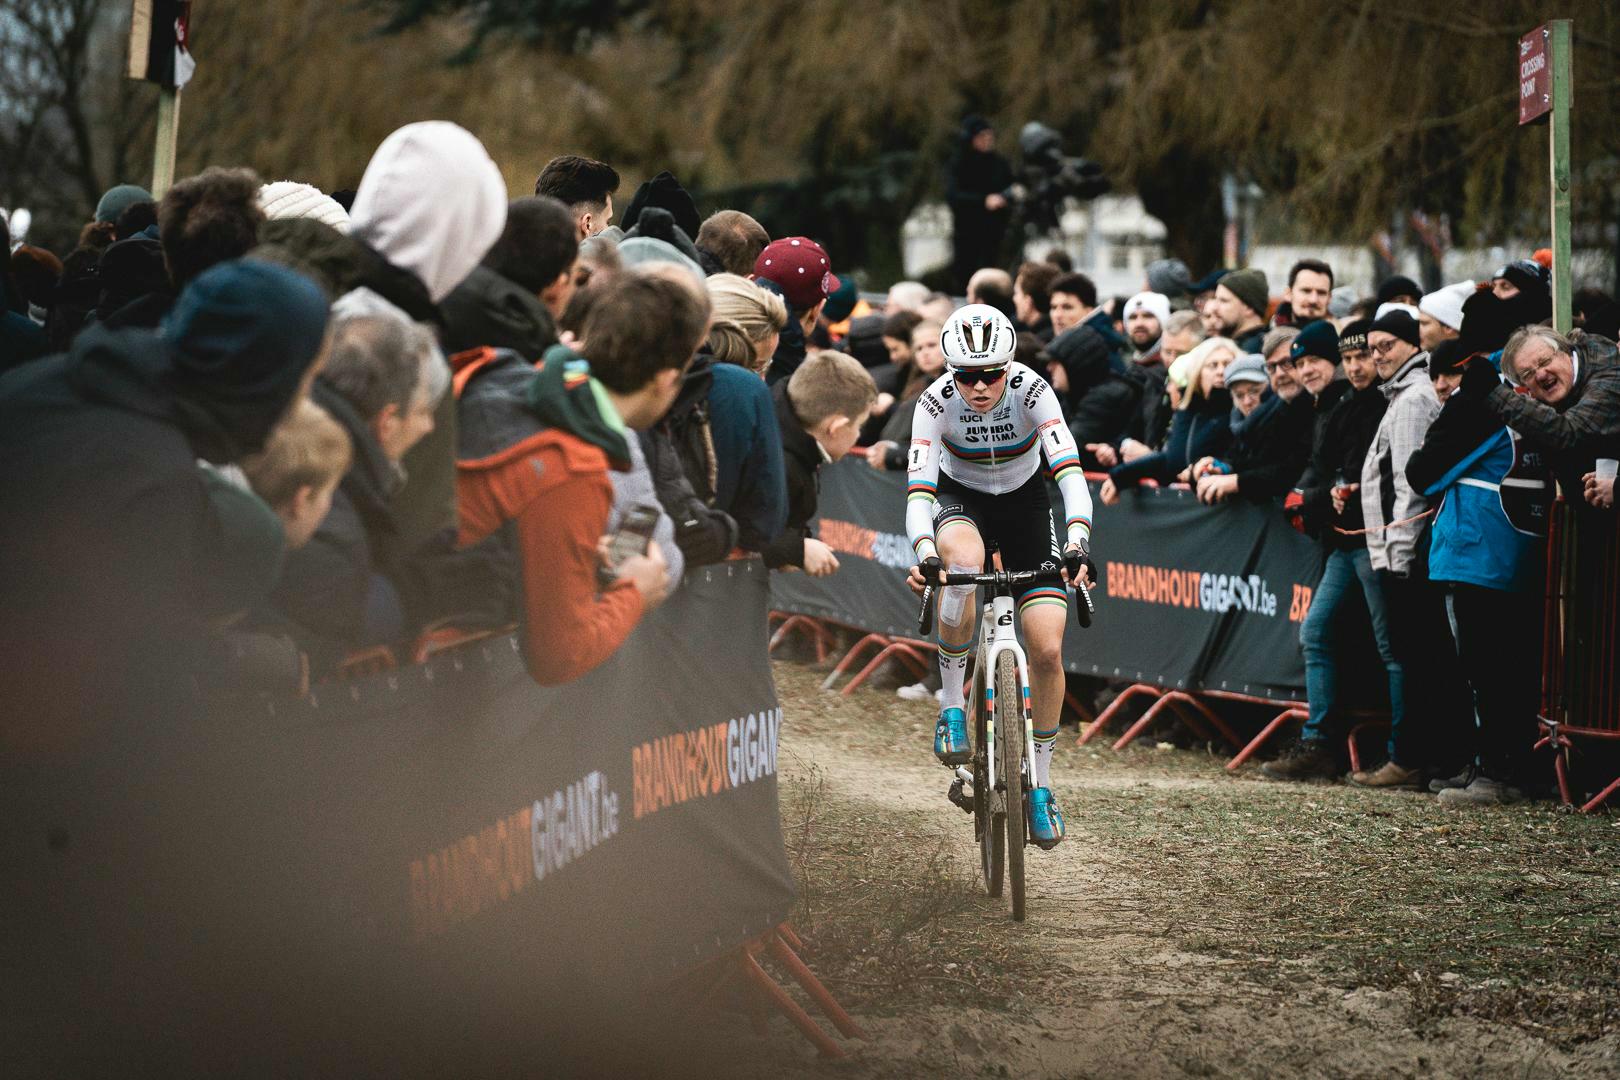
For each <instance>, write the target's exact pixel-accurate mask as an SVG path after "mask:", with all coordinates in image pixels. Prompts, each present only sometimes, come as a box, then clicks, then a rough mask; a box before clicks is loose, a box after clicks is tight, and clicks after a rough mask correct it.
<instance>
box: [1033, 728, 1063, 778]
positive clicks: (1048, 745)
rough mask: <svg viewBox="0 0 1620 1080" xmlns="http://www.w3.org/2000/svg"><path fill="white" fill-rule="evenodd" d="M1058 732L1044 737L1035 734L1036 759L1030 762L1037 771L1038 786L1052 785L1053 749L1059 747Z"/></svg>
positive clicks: (1035, 771)
mask: <svg viewBox="0 0 1620 1080" xmlns="http://www.w3.org/2000/svg"><path fill="white" fill-rule="evenodd" d="M1057 735H1058V733H1057V732H1055V731H1054V732H1052V733H1051V734H1050V735H1047V736H1045V737H1042V735H1041V734H1040V733H1039V732H1037V733H1036V735H1035V760H1034V761H1032V762H1030V765H1031V766H1032V767H1033V770H1034V773H1035V786H1036V787H1051V786H1052V751H1053V750H1056V749H1057Z"/></svg>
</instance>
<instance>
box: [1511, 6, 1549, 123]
mask: <svg viewBox="0 0 1620 1080" xmlns="http://www.w3.org/2000/svg"><path fill="white" fill-rule="evenodd" d="M1551 111H1552V61H1551V59H1550V58H1549V56H1548V49H1547V28H1546V26H1538V27H1536V28H1535V29H1534V30H1532V31H1530V32H1529V33H1528V34H1526V35H1524V37H1522V38H1520V39H1519V123H1521V124H1528V123H1530V121H1532V120H1535V119H1537V118H1538V117H1541V116H1544V115H1546V114H1547V113H1549V112H1551Z"/></svg>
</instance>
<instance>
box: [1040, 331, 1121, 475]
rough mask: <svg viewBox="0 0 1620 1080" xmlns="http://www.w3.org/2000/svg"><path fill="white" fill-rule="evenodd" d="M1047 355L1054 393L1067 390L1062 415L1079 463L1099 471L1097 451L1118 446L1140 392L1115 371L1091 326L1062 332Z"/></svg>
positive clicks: (1102, 342) (1108, 354)
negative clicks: (1099, 448)
mask: <svg viewBox="0 0 1620 1080" xmlns="http://www.w3.org/2000/svg"><path fill="white" fill-rule="evenodd" d="M1046 353H1047V355H1048V356H1050V357H1051V358H1052V362H1051V364H1050V365H1049V367H1050V368H1051V369H1053V370H1052V371H1051V375H1052V378H1053V380H1054V381H1053V385H1054V387H1056V385H1057V384H1058V382H1061V383H1063V385H1064V387H1065V389H1064V391H1063V401H1064V406H1065V407H1064V410H1063V412H1064V415H1065V416H1067V417H1068V420H1069V430H1070V431H1071V432H1073V433H1074V441H1075V445H1077V446H1078V447H1079V448H1080V457H1081V460H1082V461H1083V462H1085V465H1086V467H1087V468H1091V469H1095V468H1098V467H1099V465H1100V464H1101V463H1100V462H1099V461H1098V460H1097V456H1096V455H1097V448H1098V447H1101V446H1105V445H1106V446H1109V447H1112V446H1115V445H1117V444H1118V443H1119V441H1120V439H1121V438H1122V437H1123V436H1124V434H1125V430H1126V428H1127V427H1128V426H1129V425H1130V423H1131V421H1132V419H1133V417H1134V415H1135V413H1136V412H1137V410H1138V409H1139V408H1140V407H1141V404H1142V395H1143V393H1144V387H1143V385H1142V384H1141V383H1139V382H1138V381H1137V380H1136V379H1134V378H1132V377H1131V376H1130V375H1128V374H1126V373H1125V372H1123V371H1119V370H1116V369H1115V367H1114V365H1113V353H1112V352H1111V351H1110V350H1109V348H1108V343H1107V341H1105V340H1104V339H1103V337H1102V335H1100V334H1098V333H1097V332H1096V331H1095V330H1093V329H1092V328H1091V327H1090V326H1086V325H1080V326H1074V327H1070V328H1069V329H1068V330H1065V331H1064V332H1063V333H1061V334H1059V335H1058V336H1057V337H1055V338H1053V339H1052V343H1051V344H1050V345H1048V346H1047V347H1046ZM1060 372H1061V378H1059V373H1060Z"/></svg>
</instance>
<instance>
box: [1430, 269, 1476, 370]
mask: <svg viewBox="0 0 1620 1080" xmlns="http://www.w3.org/2000/svg"><path fill="white" fill-rule="evenodd" d="M1472 295H1474V283H1473V282H1472V281H1459V282H1457V283H1456V284H1455V285H1447V286H1446V287H1445V288H1443V289H1438V290H1436V291H1434V292H1432V293H1429V294H1428V295H1426V296H1424V297H1423V299H1421V300H1419V301H1418V344H1419V346H1421V347H1422V349H1423V351H1424V352H1433V351H1434V347H1435V346H1436V345H1438V344H1440V343H1441V342H1442V341H1448V340H1450V339H1451V338H1454V337H1457V336H1458V335H1460V334H1461V333H1462V321H1463V310H1462V309H1463V301H1464V300H1467V299H1468V298H1469V297H1470V296H1472Z"/></svg>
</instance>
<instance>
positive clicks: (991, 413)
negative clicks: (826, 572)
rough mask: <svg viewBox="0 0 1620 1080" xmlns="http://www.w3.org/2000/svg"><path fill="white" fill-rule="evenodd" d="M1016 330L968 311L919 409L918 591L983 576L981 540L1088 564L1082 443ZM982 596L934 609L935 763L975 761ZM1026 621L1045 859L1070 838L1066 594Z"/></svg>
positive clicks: (946, 597)
mask: <svg viewBox="0 0 1620 1080" xmlns="http://www.w3.org/2000/svg"><path fill="white" fill-rule="evenodd" d="M1014 343H1015V333H1014V330H1013V325H1012V323H1011V321H1009V320H1008V318H1007V317H1006V316H1005V315H1003V314H1001V312H999V311H997V310H996V309H995V308H991V307H986V306H984V305H982V304H970V305H968V306H967V307H964V308H961V309H959V310H958V311H956V312H955V313H954V314H952V315H951V317H950V319H949V320H947V321H946V323H945V327H944V329H943V330H942V331H941V332H940V347H941V350H942V351H943V352H944V354H945V364H946V371H945V374H944V375H942V376H941V377H940V378H939V379H938V381H936V382H935V383H934V384H933V385H932V386H930V387H929V388H928V389H926V390H924V391H923V393H922V396H921V397H920V398H918V399H917V411H916V416H915V419H914V420H913V421H912V436H911V453H910V457H909V460H908V465H909V483H908V485H907V494H906V531H907V532H908V533H909V534H910V539H911V544H912V549H913V550H914V551H915V552H916V553H917V565H916V566H913V567H912V568H911V575H910V581H909V584H910V585H911V587H912V588H913V589H914V590H915V591H917V592H919V593H920V592H921V591H922V589H923V587H924V586H925V585H937V584H939V575H940V573H941V572H942V571H945V570H948V571H950V572H953V573H978V572H980V571H981V570H982V569H983V567H984V562H985V541H987V540H988V541H994V542H995V543H996V545H997V546H998V547H999V548H1000V550H1001V561H1002V568H1003V569H1006V570H1036V569H1043V568H1049V569H1057V568H1058V567H1060V566H1061V567H1062V568H1063V571H1064V574H1063V576H1064V580H1065V581H1072V580H1074V578H1075V576H1076V575H1078V574H1080V573H1084V574H1085V575H1086V578H1087V580H1088V581H1095V580H1096V576H1097V573H1096V568H1095V566H1094V564H1093V563H1092V561H1091V551H1090V538H1091V493H1090V491H1088V490H1087V488H1086V479H1085V475H1084V473H1083V472H1082V471H1081V467H1080V454H1079V450H1078V449H1077V448H1076V446H1075V443H1074V436H1073V435H1072V434H1071V433H1070V431H1069V427H1068V425H1067V424H1065V423H1064V422H1063V413H1062V411H1061V410H1060V408H1059V406H1058V403H1057V396H1056V394H1055V392H1054V391H1053V390H1052V388H1051V387H1050V386H1049V385H1047V383H1046V380H1044V379H1042V378H1041V377H1040V376H1039V375H1037V374H1036V373H1035V372H1034V371H1032V370H1031V369H1030V368H1027V367H1025V366H1024V365H1023V364H1018V363H1014V362H1013V359H1012V358H1013V353H1014V349H1015V344H1014ZM1043 456H1044V458H1045V460H1046V465H1047V469H1048V470H1049V471H1050V472H1051V474H1052V476H1053V478H1054V479H1056V480H1057V483H1058V490H1059V491H1060V492H1061V494H1062V496H1063V508H1064V520H1065V523H1066V524H1065V530H1064V531H1065V546H1064V547H1063V549H1062V550H1061V552H1060V550H1059V547H1058V539H1057V531H1056V527H1055V524H1054V522H1053V520H1052V507H1051V503H1050V499H1049V496H1048V495H1047V488H1046V477H1045V475H1044V474H1043V471H1042V469H1041V460H1042V457H1043ZM972 594H973V589H972V587H964V586H957V585H952V586H948V587H946V588H945V589H944V590H943V593H942V596H941V601H940V605H939V669H940V679H941V682H942V683H943V684H944V704H943V708H942V709H941V710H940V717H939V724H938V726H937V727H936V728H935V729H934V753H935V755H936V756H937V757H938V758H939V759H940V760H941V761H942V762H944V763H945V764H947V765H960V764H965V763H966V762H967V761H968V760H969V757H970V754H971V750H970V747H969V745H968V735H967V716H966V712H965V710H964V701H963V676H964V674H965V672H966V669H967V659H968V656H969V654H970V653H971V652H972V651H973V640H974V637H973V635H974V619H975V615H976V611H975V606H974V604H972V603H971V600H972ZM1017 599H1018V613H1019V621H1020V622H1021V624H1022V626H1023V630H1024V643H1025V646H1026V651H1027V652H1028V654H1029V666H1030V684H1031V685H1030V694H1031V706H1032V711H1033V713H1034V717H1035V759H1034V761H1033V762H1032V763H1031V764H1032V766H1033V771H1034V774H1035V775H1034V781H1035V788H1034V790H1033V791H1031V792H1030V795H1029V811H1030V813H1029V818H1030V831H1031V832H1032V834H1033V835H1034V838H1035V842H1036V843H1037V844H1039V845H1040V846H1041V847H1042V848H1052V847H1055V846H1056V845H1057V844H1058V843H1059V842H1060V841H1061V840H1062V839H1063V815H1062V814H1061V813H1060V812H1059V810H1058V807H1057V803H1056V802H1055V801H1054V800H1053V798H1052V790H1051V780H1050V778H1051V764H1052V749H1053V746H1054V744H1055V743H1056V741H1057V733H1058V719H1059V716H1060V715H1061V713H1062V711H1063V688H1064V687H1063V684H1064V678H1063V626H1064V622H1065V621H1066V619H1067V616H1068V610H1069V606H1068V594H1067V592H1066V591H1065V590H1064V589H1062V588H1059V587H1054V586H1050V585H1034V586H1028V587H1026V588H1025V589H1024V590H1023V592H1022V593H1021V594H1020V595H1019V596H1018V598H1017Z"/></svg>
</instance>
